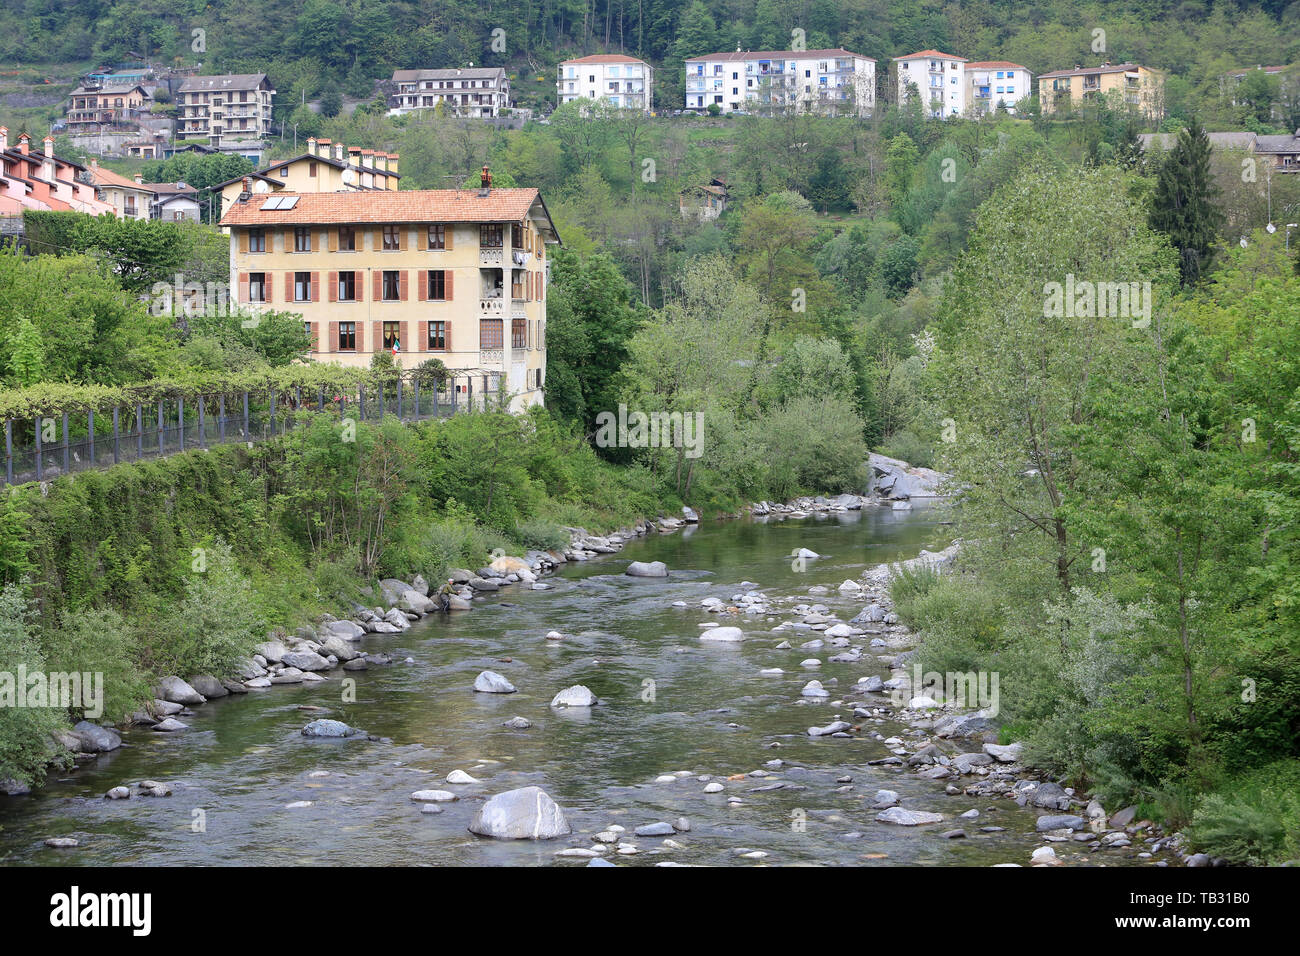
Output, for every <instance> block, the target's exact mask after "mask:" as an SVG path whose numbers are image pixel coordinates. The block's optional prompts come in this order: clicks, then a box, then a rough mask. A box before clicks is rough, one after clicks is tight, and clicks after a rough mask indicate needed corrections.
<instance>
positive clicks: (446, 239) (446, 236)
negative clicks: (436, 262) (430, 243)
mask: <svg viewBox="0 0 1300 956" xmlns="http://www.w3.org/2000/svg"><path fill="white" fill-rule="evenodd" d="M455 233H456V229H455V227H454V226H452V224H451V223H447V225H446V227H445V228H444V229H443V230H442V234H443V242H442V247H443V248H444V249H446V250H447V251H448V252H451V237H452V236H453V235H455Z"/></svg>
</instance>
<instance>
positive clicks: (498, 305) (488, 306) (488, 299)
mask: <svg viewBox="0 0 1300 956" xmlns="http://www.w3.org/2000/svg"><path fill="white" fill-rule="evenodd" d="M478 311H479V315H481V316H484V317H486V318H489V319H493V318H497V319H499V318H500V317H501V316H503V315H504V314H505V311H506V303H505V299H503V298H502V297H501V296H499V295H498V296H485V297H483V298H481V299H479V300H478Z"/></svg>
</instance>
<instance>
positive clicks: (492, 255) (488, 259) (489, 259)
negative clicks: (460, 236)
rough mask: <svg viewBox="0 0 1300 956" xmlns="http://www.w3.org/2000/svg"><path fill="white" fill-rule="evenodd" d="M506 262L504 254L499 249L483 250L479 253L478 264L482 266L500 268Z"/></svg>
mask: <svg viewBox="0 0 1300 956" xmlns="http://www.w3.org/2000/svg"><path fill="white" fill-rule="evenodd" d="M504 262H505V254H504V252H503V251H502V250H501V249H499V248H497V249H483V248H480V249H479V251H478V264H479V265H480V266H497V267H500V266H501V265H502V263H504Z"/></svg>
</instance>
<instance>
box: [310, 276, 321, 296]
mask: <svg viewBox="0 0 1300 956" xmlns="http://www.w3.org/2000/svg"><path fill="white" fill-rule="evenodd" d="M311 301H313V302H319V301H320V273H319V272H313V273H312V274H311Z"/></svg>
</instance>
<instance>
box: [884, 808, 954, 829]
mask: <svg viewBox="0 0 1300 956" xmlns="http://www.w3.org/2000/svg"><path fill="white" fill-rule="evenodd" d="M876 820H877V822H879V823H896V824H898V825H899V826H900V827H916V826H923V825H924V824H927V823H941V822H943V814H942V813H929V812H927V811H925V810H907V809H904V808H903V807H890V808H889V809H888V810H882V811H881V812H880V813H878V814H876Z"/></svg>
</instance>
